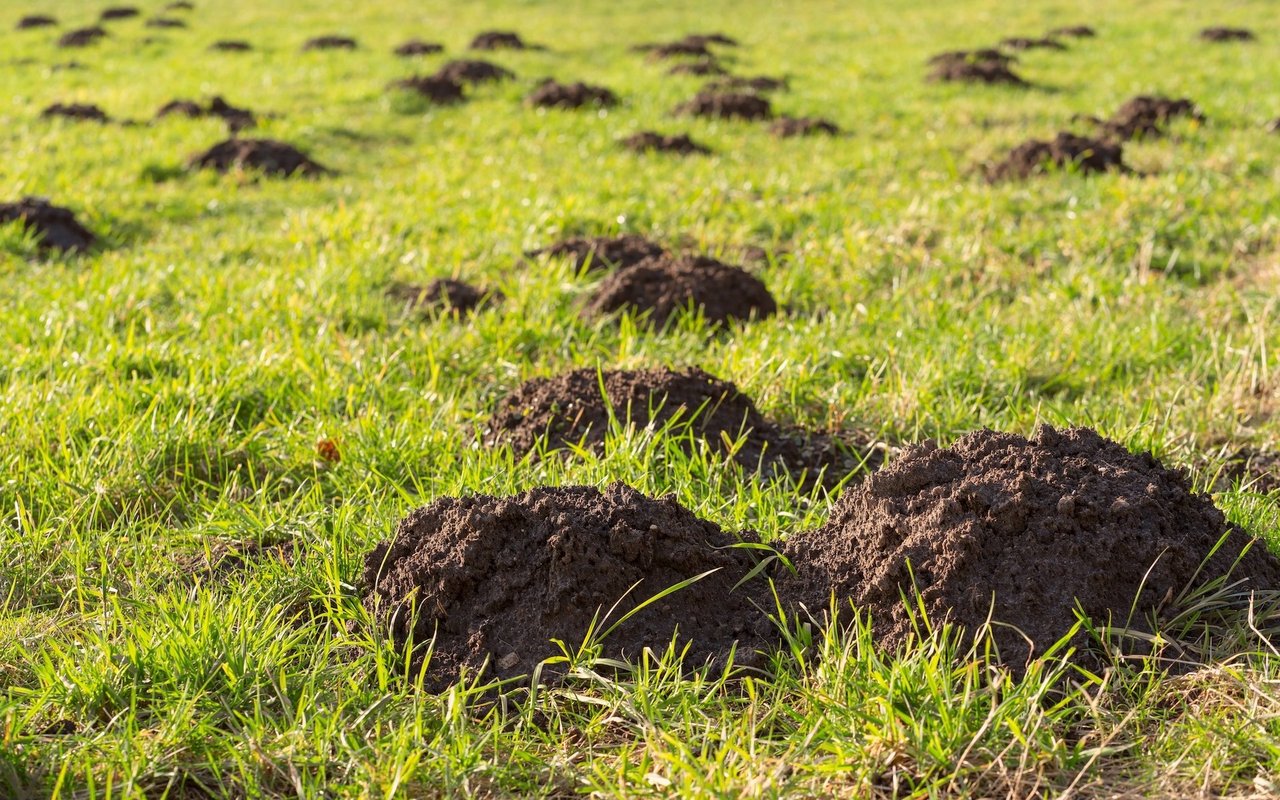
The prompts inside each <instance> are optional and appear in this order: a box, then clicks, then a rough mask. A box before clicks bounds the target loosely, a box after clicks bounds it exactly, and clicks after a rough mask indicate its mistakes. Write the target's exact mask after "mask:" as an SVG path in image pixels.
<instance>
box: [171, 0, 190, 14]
mask: <svg viewBox="0 0 1280 800" xmlns="http://www.w3.org/2000/svg"><path fill="white" fill-rule="evenodd" d="M195 8H196V4H195V3H188V2H187V0H177V1H176V2H173V3H169V4H168V5H166V6H165V7H164V10H165V11H194V10H195Z"/></svg>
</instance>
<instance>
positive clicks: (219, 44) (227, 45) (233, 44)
mask: <svg viewBox="0 0 1280 800" xmlns="http://www.w3.org/2000/svg"><path fill="white" fill-rule="evenodd" d="M209 49H210V50H217V51H220V52H223V53H247V52H249V51H250V50H252V49H253V45H251V44H249V43H248V42H242V41H240V40H239V39H219V40H218V41H216V42H214V43H213V44H211V45H209Z"/></svg>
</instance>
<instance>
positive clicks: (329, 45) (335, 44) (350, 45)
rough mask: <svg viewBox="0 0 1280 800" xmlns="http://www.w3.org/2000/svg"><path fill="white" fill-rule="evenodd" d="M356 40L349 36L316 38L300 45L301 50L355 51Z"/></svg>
mask: <svg viewBox="0 0 1280 800" xmlns="http://www.w3.org/2000/svg"><path fill="white" fill-rule="evenodd" d="M356 47H357V44H356V40H355V39H352V38H351V37H349V36H316V37H315V38H313V39H308V40H307V41H306V43H305V44H303V45H302V49H303V50H355V49H356Z"/></svg>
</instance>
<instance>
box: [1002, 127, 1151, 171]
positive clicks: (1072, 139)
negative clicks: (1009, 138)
mask: <svg viewBox="0 0 1280 800" xmlns="http://www.w3.org/2000/svg"><path fill="white" fill-rule="evenodd" d="M1123 153H1124V147H1123V146H1122V145H1120V144H1118V143H1112V142H1106V141H1103V140H1101V139H1092V138H1089V137H1087V136H1077V135H1075V134H1074V133H1066V132H1062V133H1059V134H1058V135H1057V136H1055V137H1054V138H1053V139H1052V140H1049V141H1044V140H1042V139H1031V140H1029V141H1026V142H1023V143H1022V144H1020V145H1018V146H1017V147H1015V148H1014V149H1013V150H1012V152H1010V153H1009V155H1008V156H1007V157H1006V158H1005V159H1004V160H1003V161H1001V162H999V163H998V164H995V165H993V166H991V167H990V168H988V170H987V177H988V179H989V180H991V181H992V182H998V181H1003V180H1010V179H1024V178H1029V177H1031V176H1032V175H1040V174H1043V173H1045V172H1049V171H1051V170H1054V169H1058V170H1064V171H1075V172H1079V173H1082V174H1086V175H1087V174H1090V173H1095V172H1121V173H1127V172H1130V171H1131V170H1130V169H1129V168H1128V167H1127V166H1125V164H1124V161H1123V160H1122V156H1123Z"/></svg>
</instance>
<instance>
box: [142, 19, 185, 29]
mask: <svg viewBox="0 0 1280 800" xmlns="http://www.w3.org/2000/svg"><path fill="white" fill-rule="evenodd" d="M147 27H148V28H165V29H174V28H185V27H187V23H185V22H183V21H182V20H180V19H173V18H171V17H153V18H151V19H149V20H147Z"/></svg>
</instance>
